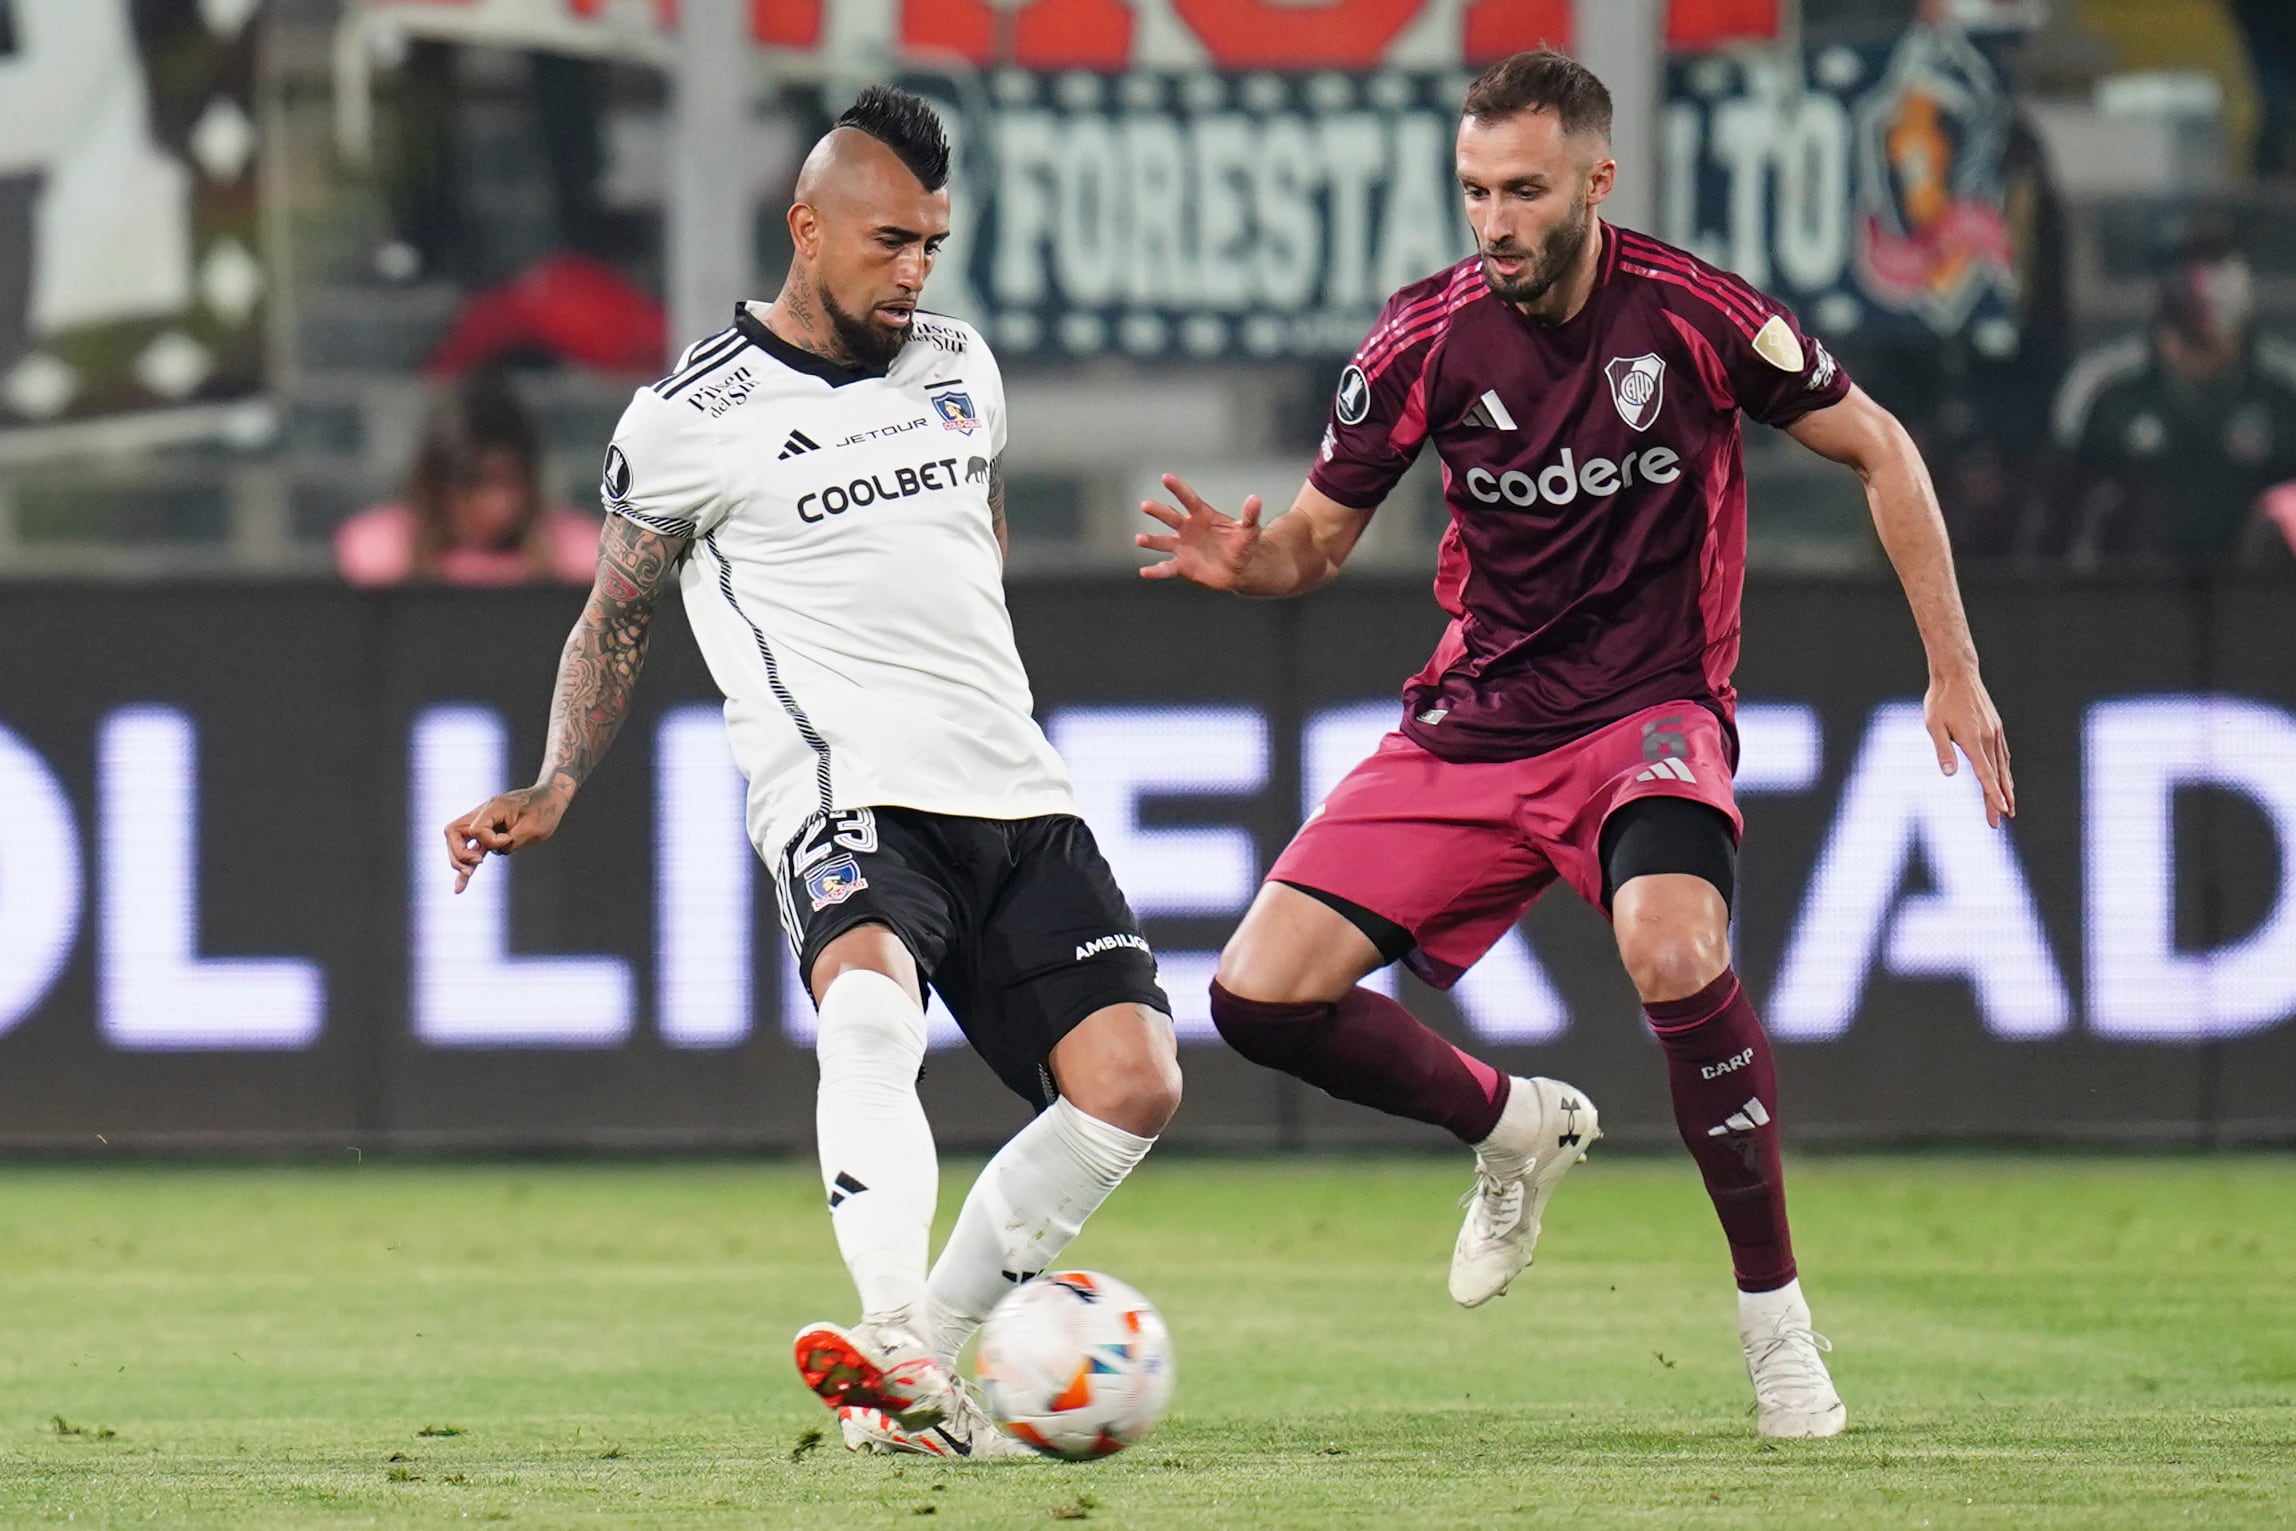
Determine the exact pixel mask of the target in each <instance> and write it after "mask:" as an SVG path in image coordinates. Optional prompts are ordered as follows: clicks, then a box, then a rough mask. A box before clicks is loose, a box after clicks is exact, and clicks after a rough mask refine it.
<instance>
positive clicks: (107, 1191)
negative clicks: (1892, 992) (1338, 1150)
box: [0, 1155, 2296, 1531]
mask: <svg viewBox="0 0 2296 1531" xmlns="http://www.w3.org/2000/svg"><path fill="white" fill-rule="evenodd" d="M967 1168H968V1169H969V1167H967ZM1466 1178H1467V1177H1466V1176H1465V1175H1464V1174H1463V1173H1462V1171H1461V1169H1460V1167H1458V1166H1456V1165H1452V1164H1449V1163H1447V1162H1442V1161H1436V1160H1413V1159H1401V1160H1396V1159H1389V1160H1380V1159H1366V1160H1299V1161H1272V1162H1225V1161H1203V1160H1187V1159H1182V1158H1177V1157H1175V1158H1170V1159H1166V1160H1163V1161H1161V1162H1159V1161H1156V1160H1151V1161H1150V1162H1149V1164H1148V1166H1147V1167H1146V1168H1145V1169H1143V1171H1142V1172H1141V1173H1140V1175H1138V1176H1137V1177H1136V1178H1135V1180H1134V1182H1133V1183H1132V1184H1130V1185H1128V1186H1127V1187H1125V1189H1124V1190H1123V1191H1122V1192H1121V1193H1120V1194H1119V1196H1118V1197H1117V1199H1116V1200H1115V1201H1114V1203H1113V1204H1112V1205H1111V1207H1110V1208H1109V1209H1108V1210H1107V1212H1105V1213H1104V1214H1103V1215H1102V1217H1101V1219H1100V1220H1098V1221H1096V1222H1095V1224H1094V1225H1093V1227H1092V1228H1091V1229H1090V1230H1089V1231H1088V1232H1087V1233H1086V1235H1085V1236H1084V1238H1083V1239H1082V1240H1080V1241H1079V1244H1078V1246H1077V1247H1076V1249H1075V1250H1074V1251H1073V1252H1072V1258H1073V1260H1074V1261H1075V1262H1076V1263H1079V1264H1085V1265H1091V1266H1096V1267H1099V1268H1102V1269H1106V1270H1109V1271H1112V1272H1115V1273H1118V1274H1121V1275H1123V1276H1124V1277H1125V1278H1126V1279H1128V1280H1131V1281H1133V1282H1135V1283H1136V1284H1137V1285H1139V1286H1140V1287H1141V1288H1142V1289H1143V1290H1145V1291H1146V1292H1147V1293H1148V1294H1149V1295H1150V1296H1151V1298H1153V1299H1154V1300H1155V1301H1157V1302H1158V1303H1159V1304H1160V1305H1161V1306H1162V1307H1163V1308H1164V1310H1165V1312H1166V1314H1167V1316H1168V1317H1169V1318H1170V1320H1171V1323H1172V1327H1173V1330H1174V1333H1175V1336H1176V1343H1177V1347H1178V1355H1179V1374H1180V1387H1179V1393H1178V1397H1177V1400H1176V1405H1175V1409H1174V1412H1173V1414H1172V1416H1171V1417H1170V1418H1169V1419H1168V1420H1167V1421H1166V1422H1165V1424H1164V1427H1163V1428H1162V1429H1161V1430H1160V1431H1159V1432H1158V1433H1157V1435H1156V1436H1155V1437H1154V1438H1152V1439H1151V1440H1150V1441H1149V1442H1148V1443H1147V1444H1145V1445H1143V1446H1141V1447H1139V1448H1137V1449H1135V1450H1133V1451H1131V1452H1128V1453H1126V1454H1124V1455H1123V1456H1120V1457H1117V1458H1114V1459H1112V1460H1110V1461H1107V1462H1102V1463H1096V1464H1089V1465H1082V1466H1068V1465H1064V1464H1055V1463H1049V1462H1045V1463H1038V1462H1028V1463H1021V1464H1015V1465H1012V1466H997V1467H967V1466H964V1465H942V1464H938V1463H933V1462H928V1461H925V1460H923V1459H907V1460H900V1461H895V1460H885V1459H863V1458H855V1457H851V1456H848V1455H847V1454H846V1453H845V1452H844V1451H842V1450H841V1449H839V1448H838V1446H837V1443H836V1439H835V1436H834V1433H833V1432H831V1433H830V1435H829V1438H828V1439H827V1440H826V1441H825V1442H823V1443H822V1444H820V1445H819V1446H817V1447H814V1448H811V1449H808V1448H807V1447H806V1446H805V1444H804V1442H805V1440H806V1437H807V1433H808V1432H811V1431H815V1430H820V1429H823V1428H824V1427H827V1426H829V1425H831V1424H832V1421H831V1420H830V1419H829V1416H828V1415H827V1413H826V1412H825V1411H824V1410H822V1409H821V1408H820V1406H819V1405H818V1404H816V1403H815V1402H814V1401H813V1399H812V1398H811V1396H810V1395H808V1394H806V1393H805V1392H804V1391H803V1390H802V1388H801V1387H800V1385H799V1384H798V1382H797V1380H796V1378H795V1375H794V1373H793V1372H792V1370H791V1368H790V1365H789V1361H788V1351H787V1342H788V1338H789V1335H790V1334H791V1333H792V1332H793V1331H794V1330H795V1329H796V1328H797V1326H798V1325H799V1324H800V1323H803V1322H805V1321H807V1320H810V1319H814V1318H820V1317H830V1318H842V1317H846V1316H848V1313H849V1309H850V1307H851V1301H852V1299H851V1295H850V1291H849V1289H848V1287H847V1286H846V1283H845V1279H844V1273H843V1271H842V1269H841V1267H840V1266H839V1265H838V1262H837V1259H836V1255H835V1252H834V1249H833V1247H832V1245H831V1243H830V1238H829V1233H828V1229H827V1226H826V1219H825V1217H824V1216H823V1214H822V1212H821V1209H820V1203H819V1187H818V1182H817V1181H816V1180H815V1178H814V1176H813V1173H812V1171H811V1170H810V1168H807V1167H802V1166H797V1165H771V1166H764V1167H750V1166H737V1165H701V1166H692V1165H646V1166H628V1165H621V1166H603V1167H582V1166H553V1167H543V1168H536V1167H524V1166H512V1167H500V1166H491V1167H457V1166H429V1167H419V1166H418V1167H393V1166H378V1165H368V1166H365V1167H362V1168H356V1169H353V1168H345V1169H341V1170H278V1169H259V1170H229V1169H199V1170H186V1169H141V1170H133V1169H124V1170H113V1169H103V1170H84V1169H13V1170H7V1171H0V1296H4V1298H5V1302H4V1305H0V1333H4V1334H5V1335H6V1340H5V1342H4V1343H0V1526H19V1525H37V1524H44V1523H50V1522H59V1521H63V1520H65V1519H66V1518H67V1517H71V1518H73V1519H74V1520H75V1522H76V1523H77V1524H80V1525H91V1524H92V1525H106V1524H127V1523H130V1522H134V1523H138V1524H154V1523H158V1524H200V1525H216V1526H233V1527H269V1526H304V1525H316V1526H334V1525H387V1526H398V1525H410V1526H411V1525H432V1524H450V1523H451V1524H455V1525H461V1524H465V1523H470V1522H478V1523H485V1522H496V1523H503V1522H507V1523H509V1524H512V1525H519V1526H558V1525H617V1526H621V1525H628V1526H696V1525H726V1526H736V1525H739V1526H757V1525H771V1526H799V1527H815V1526H819V1527H829V1526H915V1525H917V1524H919V1521H920V1517H923V1516H925V1515H927V1514H930V1515H931V1517H932V1522H931V1523H932V1524H934V1525H936V1526H954V1525H962V1526H972V1525H982V1526H1025V1525H1048V1524H1051V1523H1053V1522H1054V1521H1055V1520H1064V1521H1065V1520H1068V1519H1076V1520H1078V1521H1079V1522H1080V1523H1089V1524H1094V1525H1100V1526H1107V1527H1127V1526H1140V1527H1163V1526H1172V1527H1198V1526H1223V1527H1224V1526H1302V1527H1309V1526H1332V1525H1360V1526H1374V1525H1377V1526H1387V1525H1429V1526H1435V1525H1458V1526H1470V1525H1509V1526H1511V1525H1524V1526H1542V1525H1545V1526H1570V1527H1574V1528H1579V1527H1599V1526H1614V1525H1615V1526H1668V1527H1674V1526H1689V1527H1716V1528H1721V1527H1737V1526H1743V1527H1759V1528H1763V1531H1775V1528H1782V1527H1794V1526H1805V1525H1809V1526H1817V1525H1838V1526H1855V1527H1865V1526H1905V1527H1918V1526H1925V1525H1926V1526H1938V1527H1944V1526H2002V1527H2015V1528H2018V1531H2035V1528H2044V1527H2083V1528H2086V1527H2109V1526H2145V1527H2156V1526H2161V1525H2164V1524H2166V1525H2218V1526H2225V1525H2285V1524H2288V1523H2289V1522H2290V1519H2291V1518H2292V1517H2296V1409H2292V1408H2291V1400H2292V1398H2296V1316H2292V1315H2291V1313H2290V1310H2289V1307H2288V1304H2287V1294H2288V1285H2287V1274H2286V1273H2287V1272H2288V1271H2289V1270H2290V1269H2291V1268H2292V1267H2296V1173H2292V1170H2291V1166H2290V1165H2289V1163H2288V1162H2287V1161H2285V1160H2283V1159H2275V1158H2268V1157H2253V1158H2208V1159H2186V1160H2167V1161H2154V1160H2142V1159H2116V1160H2111V1161H2081V1160H2065V1159H2045V1158H2044V1159H2032V1158H2003V1159H1976V1158H1946V1159H1930V1158H1923V1159H1886V1158H1867V1159H1833V1158H1820V1159H1809V1160H1802V1161H1799V1162H1798V1163H1796V1164H1795V1166H1794V1174H1793V1182H1792V1184H1793V1191H1794V1204H1795V1214H1796V1228H1797V1232H1798V1234H1799V1244H1800V1248H1801V1254H1802V1259H1803V1264H1804V1266H1805V1267H1806V1269H1807V1271H1808V1286H1809V1290H1810V1293H1811V1297H1812V1299H1813V1301H1814V1303H1815V1305H1816V1309H1817V1315H1818V1320H1819V1327H1820V1328H1821V1329H1823V1330H1826V1331H1827V1332H1829V1333H1831V1334H1832V1336H1833V1337H1834V1339H1835V1340H1836V1342H1837V1344H1838V1347H1839V1348H1838V1349H1837V1351H1836V1353H1835V1356H1834V1362H1835V1372H1836V1376H1837V1378H1838V1379H1839V1381H1840V1383H1841V1387H1842V1391H1843V1393H1844V1395H1845V1396H1846V1397H1847V1399H1848V1400H1849V1404H1850V1409H1851V1419H1852V1428H1851V1433H1850V1434H1849V1435H1847V1436H1846V1437H1844V1438H1842V1439H1841V1440H1838V1441H1830V1442H1828V1441H1820V1442H1799V1443H1780V1444H1775V1445H1765V1444H1764V1443H1761V1442H1759V1441H1757V1440H1756V1439H1755V1437H1754V1435H1753V1426H1752V1421H1751V1419H1750V1417H1749V1407H1750V1405H1749V1394H1748V1389H1747V1385H1746V1381H1745V1376H1744V1372H1743V1369H1742V1365H1741V1362H1740V1360H1739V1357H1738V1352H1737V1344H1736V1337H1735V1333H1734V1330H1733V1326H1732V1309H1731V1302H1730V1294H1729V1282H1728V1277H1727V1273H1726V1267H1725V1264H1724V1260H1723V1255H1722V1245H1721V1240H1720V1236H1719V1234H1718V1233H1717V1232H1716V1231H1715V1229H1714V1226H1713V1220H1712V1214H1711V1213H1710V1212H1709V1210H1708V1209H1707V1207H1706V1205H1705V1202H1704V1198H1703V1197H1702V1196H1701V1194H1700V1193H1699V1190H1698V1187H1697V1184H1696V1179H1695V1175H1694V1174H1693V1172H1692V1171H1691V1169H1690V1167H1689V1166H1688V1165H1687V1164H1682V1163H1676V1162H1673V1161H1664V1160H1648V1161H1636V1160H1624V1159H1619V1160H1612V1161H1610V1162H1607V1163H1606V1162H1604V1160H1603V1159H1602V1157H1601V1156H1600V1155H1597V1157H1596V1160H1595V1162H1594V1163H1593V1164H1592V1165H1590V1166H1589V1167H1588V1168H1587V1169H1586V1170H1582V1171H1581V1172H1580V1173H1579V1174H1577V1175H1574V1176H1573V1177H1572V1178H1571V1181H1570V1183H1569V1185H1568V1186H1567V1187H1566V1188H1565V1189H1564V1190H1563V1192H1562V1193H1561V1195H1560V1196H1559V1197H1558V1199H1557V1201H1556V1203H1555V1207H1554V1210H1553V1212H1552V1214H1551V1215H1550V1217H1549V1219H1548V1230H1547V1234H1546V1240H1545V1242H1544V1244H1543V1245H1542V1247H1541V1263H1540V1265H1539V1267H1538V1268H1537V1269H1536V1270H1535V1271H1534V1272H1532V1273H1531V1274H1530V1275H1528V1276H1526V1277H1525V1278H1524V1279H1523V1281H1522V1283H1520V1284H1519V1285H1518V1286H1517V1288H1516V1290H1515V1292H1514V1293H1513V1294H1512V1295H1510V1296H1509V1297H1507V1298H1505V1299H1503V1300H1501V1301H1500V1302H1498V1303H1496V1304H1493V1305H1492V1306H1490V1307H1487V1308H1484V1309H1482V1310H1479V1311H1477V1312H1473V1313H1467V1312H1462V1311H1460V1310H1458V1309H1456V1308H1454V1307H1453V1306H1452V1305H1451V1304H1450V1302H1449V1301H1448V1300H1447V1299H1446V1297H1445V1295H1444V1291H1443V1282H1444V1269H1445V1262H1446V1260H1447V1259H1448V1253H1449V1249H1450V1242H1451V1237H1452V1234H1453V1232H1454V1230H1455V1227H1456V1219H1457V1216H1458V1213H1457V1211H1456V1209H1455V1207H1454V1206H1453V1198H1454V1197H1455V1195H1456V1193H1457V1192H1458V1191H1459V1190H1460V1189H1461V1188H1462V1186H1463V1185H1464V1183H1465V1180H1466ZM963 1185H964V1176H963V1175H962V1174H952V1176H951V1179H950V1183H949V1185H948V1186H947V1187H946V1188H945V1190H944V1195H943V1223H944V1226H945V1224H946V1221H947V1218H948V1216H949V1215H951V1214H952V1213H953V1212H954V1209H955V1207H956V1205H957V1203H958V1201H959V1200H960V1199H961V1196H962V1191H963Z"/></svg>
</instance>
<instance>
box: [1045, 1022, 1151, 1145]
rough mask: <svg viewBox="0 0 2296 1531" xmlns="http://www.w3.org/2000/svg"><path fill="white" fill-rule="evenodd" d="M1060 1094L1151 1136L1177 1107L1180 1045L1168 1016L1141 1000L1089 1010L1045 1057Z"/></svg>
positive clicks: (1108, 1119) (1115, 1123) (1093, 1114)
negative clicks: (1132, 1003) (1103, 1008)
mask: <svg viewBox="0 0 2296 1531" xmlns="http://www.w3.org/2000/svg"><path fill="white" fill-rule="evenodd" d="M1046 1066H1047V1067H1049V1068H1050V1069H1051V1070H1052V1077H1053V1082H1054V1083H1056V1084H1057V1085H1059V1086H1060V1094H1061V1098H1062V1099H1063V1100H1066V1101H1068V1102H1069V1103H1070V1104H1071V1105H1073V1106H1075V1107H1076V1108H1077V1109H1078V1110H1080V1111H1082V1112H1084V1113H1085V1114H1086V1115H1087V1116H1090V1117H1092V1118H1093V1119H1094V1120H1096V1121H1102V1122H1107V1123H1109V1124H1110V1125H1111V1126H1116V1127H1121V1128H1123V1129H1124V1130H1125V1131H1126V1132H1130V1133H1134V1134H1136V1135H1138V1136H1140V1137H1145V1138H1153V1137H1154V1136H1156V1134H1158V1133H1160V1132H1162V1131H1163V1130H1164V1125H1165V1123H1167V1122H1169V1121H1171V1120H1172V1113H1174V1112H1175V1111H1178V1110H1179V1109H1180V1048H1179V1043H1178V1041H1177V1039H1176V1038H1175V1037H1174V1035H1173V1031H1172V1020H1171V1017H1169V1016H1166V1015H1162V1014H1160V1013H1158V1012H1157V1011H1154V1010H1151V1009H1150V1008H1148V1007H1147V1006H1146V1005H1110V1006H1109V1007H1108V1008H1106V1009H1105V1010H1097V1011H1094V1012H1093V1013H1092V1014H1091V1015H1088V1016H1086V1017H1085V1018H1084V1019H1083V1020H1082V1021H1079V1022H1078V1023H1077V1025H1076V1029H1075V1030H1073V1031H1071V1032H1069V1034H1068V1035H1067V1036H1065V1037H1062V1038H1061V1039H1060V1040H1059V1041H1058V1042H1056V1043H1054V1044H1053V1049H1052V1054H1051V1056H1050V1057H1049V1058H1048V1059H1047V1060H1046Z"/></svg>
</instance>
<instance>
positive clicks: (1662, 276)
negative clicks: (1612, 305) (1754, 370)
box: [1621, 260, 1763, 340]
mask: <svg viewBox="0 0 2296 1531" xmlns="http://www.w3.org/2000/svg"><path fill="white" fill-rule="evenodd" d="M1621 264H1622V265H1623V266H1624V267H1625V269H1627V270H1628V271H1631V272H1633V273H1634V274H1635V275H1636V276H1639V277H1646V278H1648V279H1650V280H1652V281H1656V282H1667V283H1670V284H1672V285H1673V286H1676V287H1679V288H1681V289H1682V290H1683V291H1684V292H1688V293H1694V294H1696V295H1697V296H1698V297H1700V298H1703V299H1705V300H1706V305H1707V306H1708V307H1709V308H1712V309H1714V310H1715V311H1716V312H1717V313H1720V314H1722V315H1723V316H1724V317H1725V318H1727V319H1729V321H1730V322H1731V323H1732V324H1733V325H1735V326H1736V327H1737V328H1738V330H1739V331H1740V333H1742V334H1744V335H1745V337H1746V338H1747V339H1748V340H1751V339H1753V338H1754V336H1755V334H1756V333H1757V332H1758V331H1759V330H1760V329H1761V327H1762V323H1763V321H1761V320H1750V319H1748V318H1747V317H1746V315H1745V313H1744V311H1743V310H1741V309H1739V308H1738V307H1737V306H1736V305H1734V304H1732V303H1730V302H1728V301H1727V300H1725V299H1724V298H1723V297H1721V295H1719V294H1718V293H1716V292H1715V291H1714V290H1713V289H1712V288H1711V287H1708V286H1706V285H1705V284H1704V283H1702V282H1700V281H1699V280H1698V279H1697V278H1696V277H1693V276H1687V275H1684V274H1683V273H1681V272H1678V271H1668V270H1665V269H1664V268H1662V267H1658V266H1646V265H1644V264H1642V263H1641V262H1640V261H1637V260H1627V261H1624V262H1622V263H1621Z"/></svg>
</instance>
